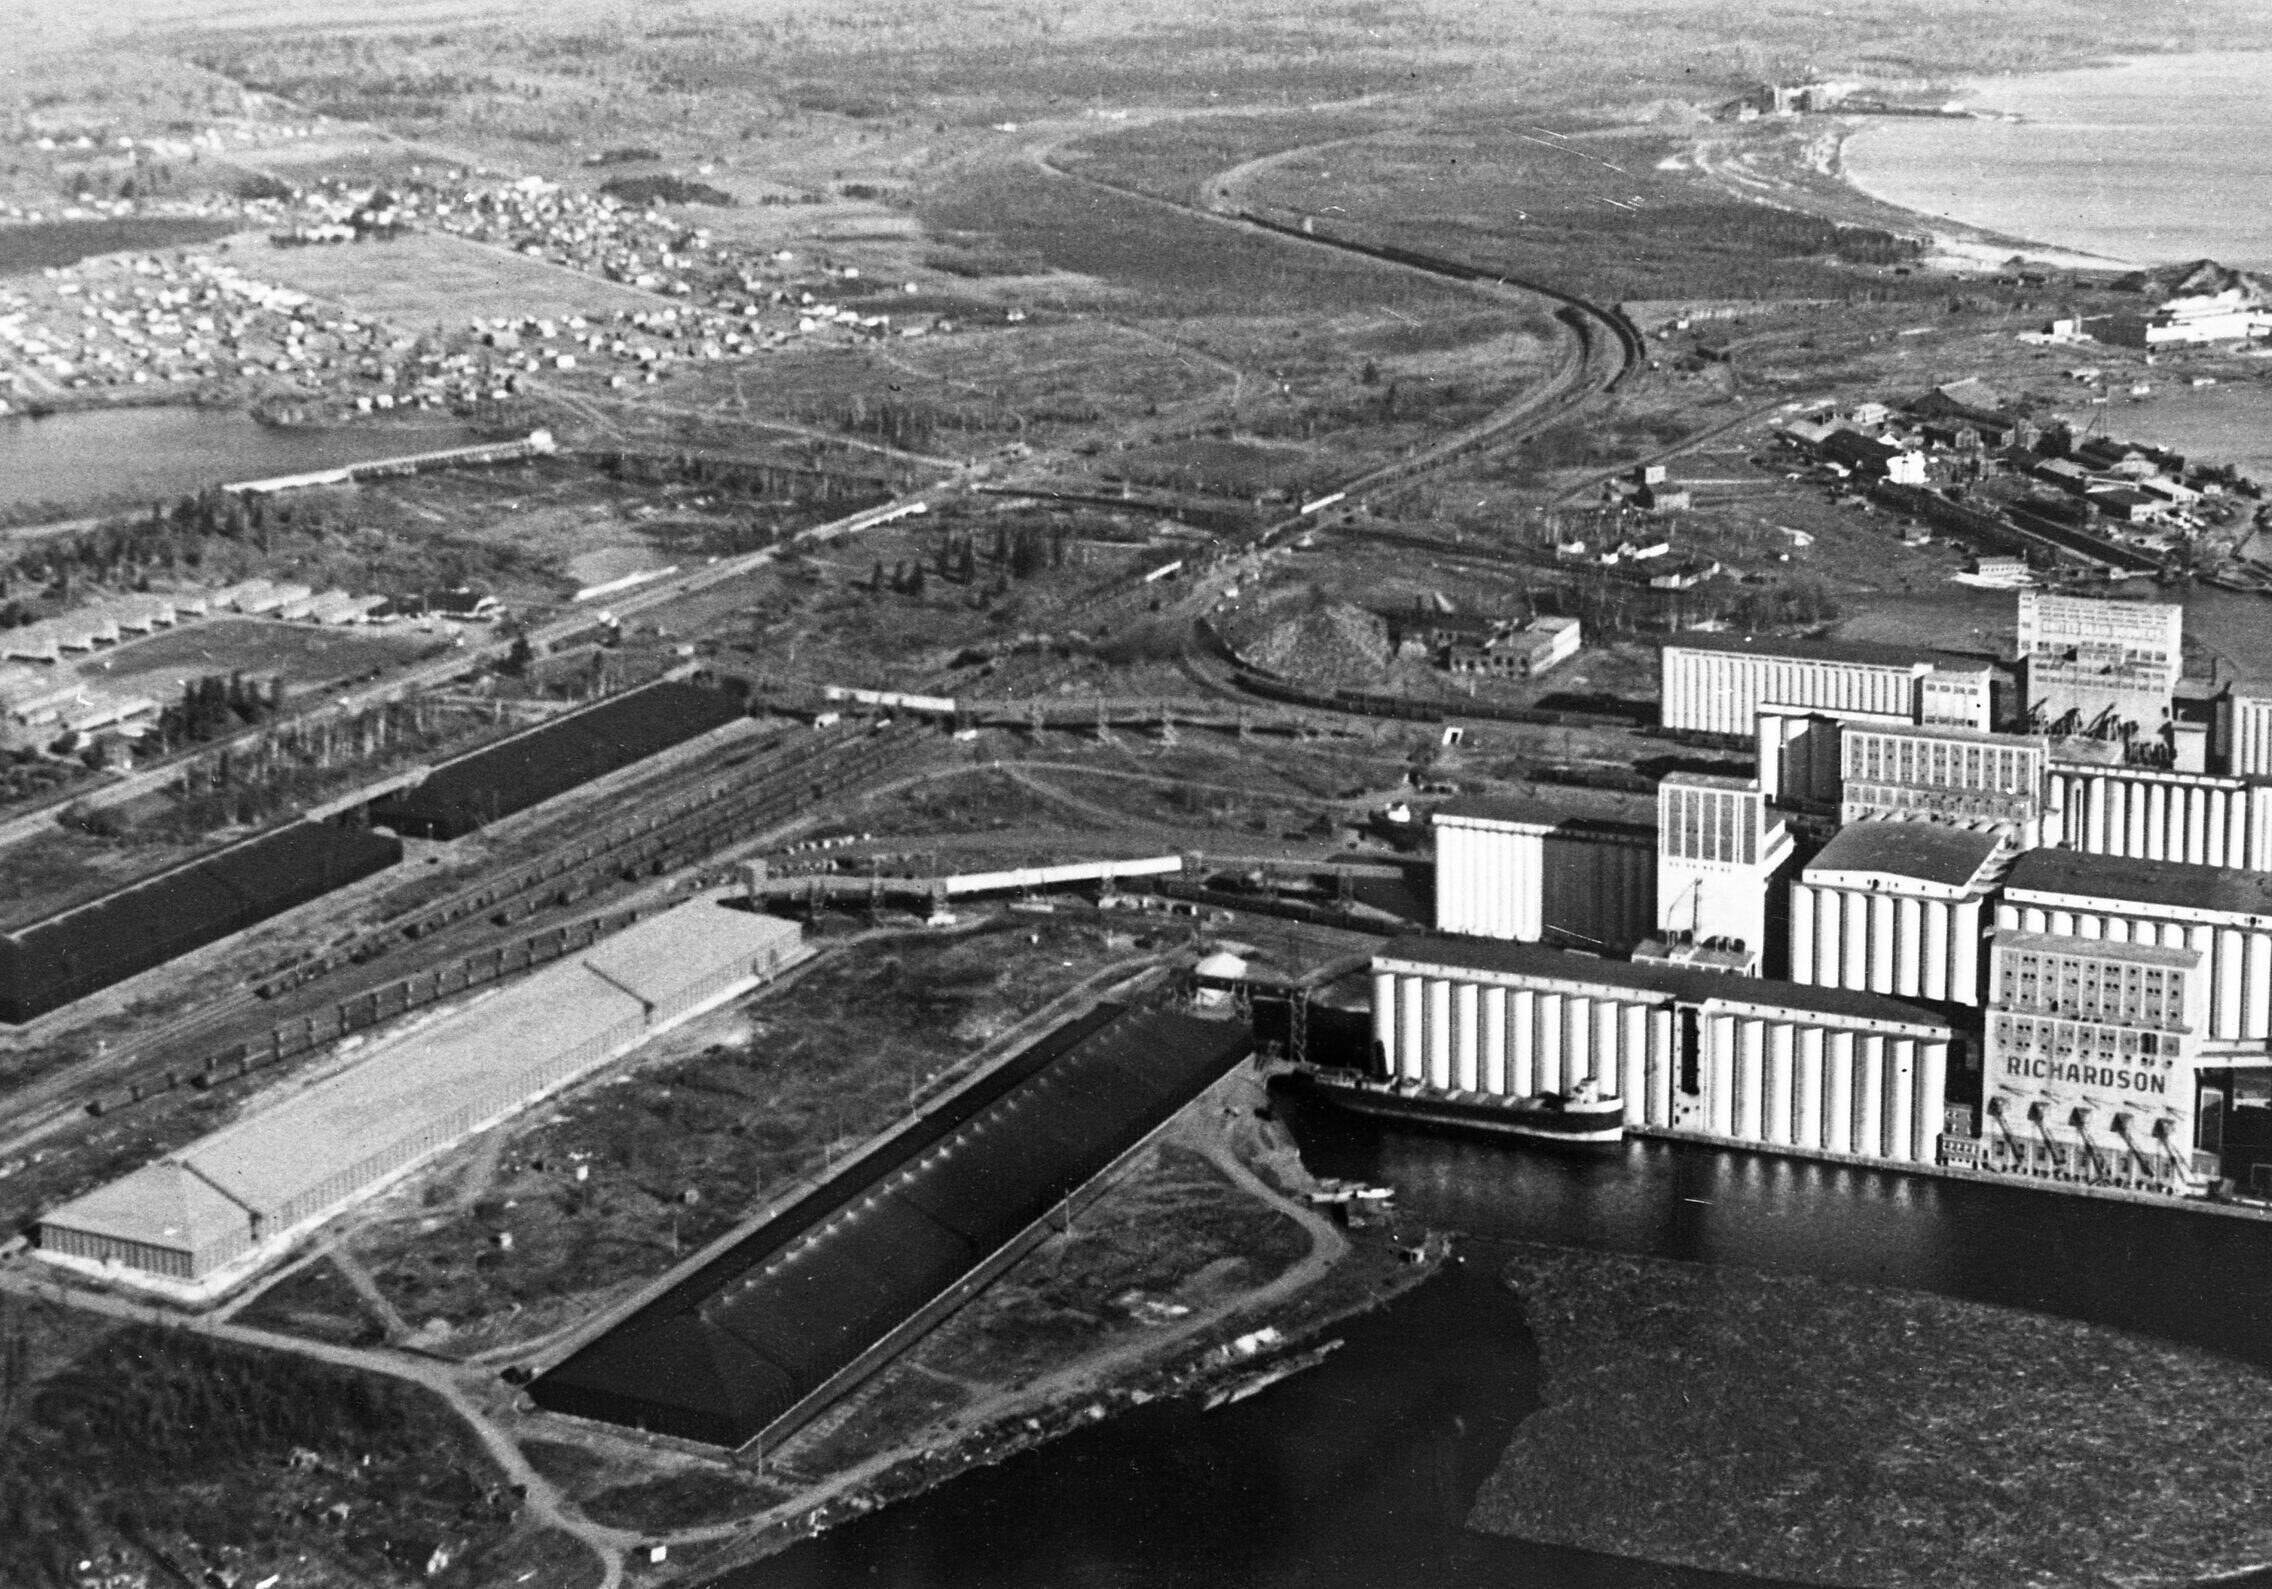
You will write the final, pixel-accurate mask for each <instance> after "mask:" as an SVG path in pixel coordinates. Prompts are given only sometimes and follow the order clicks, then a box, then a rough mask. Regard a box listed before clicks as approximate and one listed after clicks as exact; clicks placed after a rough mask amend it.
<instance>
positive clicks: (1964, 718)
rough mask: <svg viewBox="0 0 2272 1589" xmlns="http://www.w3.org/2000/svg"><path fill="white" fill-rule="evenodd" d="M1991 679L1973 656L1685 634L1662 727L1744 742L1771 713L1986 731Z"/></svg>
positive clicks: (1673, 651) (1666, 681) (1671, 663)
mask: <svg viewBox="0 0 2272 1589" xmlns="http://www.w3.org/2000/svg"><path fill="white" fill-rule="evenodd" d="M1991 672H1992V670H1991V669H1990V668H1988V667H1987V666H1986V665H1984V664H1983V663H1982V662H1981V660H1980V659H1979V658H1977V657H1957V656H1948V655H1945V654H1940V653H1933V652H1919V651H1912V650H1908V649H1904V648H1901V647H1896V646H1879V645H1863V644H1855V643H1849V642H1845V641H1833V640H1784V639H1776V638H1771V637H1765V636H1758V635H1706V634H1684V635H1682V636H1681V637H1680V638H1679V639H1677V640H1673V641H1668V642H1667V643H1666V645H1665V648H1664V652H1663V656H1662V679H1663V706H1662V718H1663V723H1664V726H1665V727H1667V728H1672V729H1686V730H1690V731H1694V732H1700V733H1707V734H1727V735H1732V736H1738V737H1742V738H1745V739H1749V738H1751V737H1752V736H1753V735H1754V734H1755V733H1756V732H1757V719H1758V716H1759V712H1760V709H1761V708H1762V707H1772V706H1781V707H1792V708H1799V709H1803V710H1806V711H1812V712H1819V713H1823V714H1825V715H1828V716H1833V717H1839V718H1845V719H1849V720H1859V721H1869V722H1881V723H1919V722H1945V723H1949V724H1951V725H1952V726H1956V727H1964V728H1982V729H1984V728H1986V727H1987V726H1988V723H1989V711H1990V706H1991V701H1990V695H1989V687H1990V682H1991ZM1928 680H1931V681H1932V684H1931V687H1930V688H1928V687H1927V681H1928ZM1928 712H1930V714H1931V715H1930V716H1928V715H1927V714H1928Z"/></svg>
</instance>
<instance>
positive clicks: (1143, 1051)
mask: <svg viewBox="0 0 2272 1589" xmlns="http://www.w3.org/2000/svg"><path fill="white" fill-rule="evenodd" d="M1252 1046H1253V1037H1252V1035H1251V1034H1250V1033H1249V1032H1248V1030H1247V1029H1246V1027H1245V1025H1244V1023H1239V1022H1228V1021H1209V1020H1201V1019H1197V1018H1194V1017H1192V1016H1188V1015H1174V1014H1166V1013H1161V1012H1151V1011H1142V1012H1132V1011H1126V1010H1124V1009H1122V1008H1121V1007H1119V1006H1116V1005H1106V1006H1100V1007H1099V1009H1098V1010H1097V1011H1093V1012H1091V1013H1090V1014H1089V1015H1088V1016H1084V1017H1079V1018H1076V1019H1075V1020H1074V1021H1071V1022H1068V1023H1067V1024H1066V1025H1064V1026H1062V1027H1059V1028H1058V1029H1057V1030H1056V1031H1053V1032H1051V1033H1049V1034H1048V1035H1047V1036H1045V1037H1043V1038H1042V1039H1040V1040H1039V1041H1038V1042H1036V1043H1034V1044H1033V1045H1031V1046H1030V1047H1029V1048H1027V1049H1025V1050H1023V1051H1021V1052H1020V1053H1019V1054H1017V1055H1015V1056H1013V1057H1012V1058H1011V1059H1010V1060H1008V1061H1006V1062H1005V1063H1004V1064H1003V1065H1002V1066H1001V1067H999V1068H997V1069H996V1070H994V1071H991V1072H988V1073H987V1074H986V1075H984V1076H982V1077H980V1078H979V1079H977V1080H976V1081H974V1082H973V1083H972V1084H971V1085H970V1087H968V1088H966V1089H964V1090H963V1091H962V1092H959V1093H957V1094H954V1095H951V1096H950V1097H949V1098H947V1099H944V1100H942V1101H941V1102H940V1104H939V1105H937V1106H936V1107H935V1108H934V1109H933V1110H932V1111H930V1112H928V1113H927V1114H926V1115H925V1116H924V1117H923V1118H922V1119H919V1120H917V1121H915V1122H912V1123H911V1124H910V1125H909V1126H908V1127H906V1128H903V1130H902V1131H901V1132H900V1133H899V1134H897V1135H895V1136H894V1137H893V1138H891V1139H889V1140H888V1141H886V1142H885V1143H883V1144H880V1145H879V1146H878V1148H877V1149H876V1150H874V1151H873V1152H871V1153H870V1154H868V1155H866V1156H864V1157H863V1158H862V1159H860V1160H856V1161H855V1162H854V1163H853V1164H852V1165H851V1166H849V1167H848V1168H847V1169H846V1171H845V1172H844V1173H843V1174H842V1175H840V1176H839V1177H838V1178H837V1179H836V1180H834V1181H832V1182H830V1183H829V1184H828V1185H826V1186H823V1187H821V1188H819V1189H817V1190H816V1191H815V1192H813V1193H811V1194H809V1195H808V1196H807V1197H805V1198H803V1199H801V1200H799V1201H798V1202H797V1203H796V1204H794V1205H792V1206H791V1207H790V1208H788V1209H786V1210H783V1211H782V1213H781V1214H779V1215H777V1216H775V1217H774V1218H773V1219H771V1220H769V1221H768V1222H767V1223H766V1224H765V1225H764V1226H763V1227H761V1228H760V1229H759V1230H757V1231H755V1232H753V1233H752V1234H751V1235H750V1236H749V1237H748V1238H747V1239H746V1240H744V1241H743V1242H741V1243H739V1244H737V1245H736V1246H735V1247H734V1248H733V1249H731V1250H730V1251H728V1252H727V1253H725V1254H724V1255H722V1256H720V1257H719V1258H717V1259H715V1260H713V1261H712V1262H710V1263H708V1264H706V1265H704V1266H703V1267H702V1268H701V1269H699V1270H697V1271H696V1272H695V1273H694V1274H692V1275H690V1276H689V1277H688V1278H687V1279H685V1280H684V1281H682V1282H680V1283H679V1284H678V1285H677V1286H675V1287H673V1288H672V1289H671V1290H670V1291H668V1292H666V1293H665V1294H664V1295H663V1296H661V1297H659V1298H657V1299H656V1300H655V1301H654V1302H652V1303H649V1304H648V1305H647V1306H646V1307H644V1308H642V1309H640V1310H639V1311H638V1312H636V1313H634V1314H633V1315H632V1316H631V1317H630V1318H628V1319H626V1320H624V1321H623V1322H622V1323H621V1324H619V1325H617V1326H616V1327H615V1328H614V1329H612V1330H610V1331H608V1332H607V1333H606V1334H605V1335H602V1336H601V1337H600V1338H599V1339H598V1340H596V1341H594V1342H592V1343H591V1344H590V1345H588V1346H585V1347H584V1348H582V1349H581V1350H580V1351H578V1352H576V1353H575V1354H574V1355H573V1356H571V1357H569V1358H568V1359H567V1360H566V1361H565V1362H563V1363H561V1364H560V1365H559V1366H558V1367H557V1368H554V1369H552V1370H550V1371H549V1372H547V1373H545V1374H543V1375H541V1376H540V1377H539V1378H538V1379H537V1380H536V1382H535V1384H534V1386H533V1387H532V1389H531V1394H532V1395H533V1396H534V1397H535V1399H536V1402H537V1405H539V1406H540V1407H545V1408H548V1409H550V1410H552V1411H555V1412H563V1413H568V1414H571V1415H574V1416H578V1417H585V1418H596V1419H601V1420H604V1421H607V1422H611V1423H617V1424H624V1425H628V1426H630V1427H633V1428H638V1429H645V1430H652V1431H655V1432H657V1433H660V1434H669V1435H675V1436H677V1437H679V1438H681V1439H686V1440H696V1441H701V1442H703V1443H705V1444H709V1445H716V1446H730V1447H742V1448H750V1447H754V1448H756V1449H757V1450H759V1451H766V1450H771V1449H773V1448H774V1447H776V1446H778V1445H779V1444H780V1442H781V1441H782V1440H784V1439H786V1438H787V1437H788V1436H789V1435H791V1434H793V1433H795V1432H796V1430H797V1429H799V1428H801V1427H803V1426H804V1425H805V1424H806V1423H807V1422H809V1421H810V1420H811V1419H812V1418H814V1417H816V1416H818V1415H819V1414H820V1413H821V1412H823V1411H825V1410H826V1409H827V1408H828V1407H829V1406H830V1405H831V1404H833V1403H834V1402H835V1401H837V1400H839V1399H840V1398H841V1397H843V1396H844V1395H846V1394H848V1393H849V1392H850V1391H851V1390H853V1389H854V1388H856V1387H857V1386H858V1385H859V1383H860V1382H861V1381H862V1380H863V1379H864V1378H865V1377H866V1376H867V1375H868V1374H870V1373H872V1372H874V1370H875V1369H877V1368H878V1367H880V1366H881V1365H882V1364H883V1363H884V1362H887V1361H889V1359H890V1358H891V1356H892V1355H893V1354H894V1353H895V1352H896V1351H898V1350H899V1349H901V1348H903V1347H904V1346H905V1345H906V1344H907V1343H909V1342H910V1341H912V1340H914V1339H915V1338H916V1337H918V1336H919V1335H921V1334H922V1332H923V1331H924V1330H926V1329H928V1328H930V1327H931V1326H933V1325H935V1324H936V1323H937V1322H938V1321H939V1320H940V1319H941V1318H943V1317H945V1316H946V1314H947V1313H949V1312H951V1311H952V1310H953V1309H954V1308H955V1307H956V1306H958V1305H960V1303H962V1302H963V1301H965V1300H967V1299H968V1298H969V1297H970V1296H972V1295H973V1294H975V1292H976V1290H977V1288H978V1287H979V1286H981V1285H983V1284H984V1283H985V1281H986V1280H987V1279H989V1278H991V1276H992V1275H993V1274H995V1273H997V1272H999V1270H1000V1269H1001V1267H1003V1266H1004V1265H1005V1264H1006V1263H1008V1262H1009V1261H1010V1260H1012V1259H1014V1258H1015V1257H1016V1256H1018V1254H1020V1253H1021V1252H1023V1251H1025V1250H1026V1248H1027V1247H1028V1246H1029V1245H1030V1244H1031V1243H1032V1242H1034V1241H1035V1240H1038V1239H1039V1237H1040V1236H1041V1235H1042V1234H1044V1233H1045V1232H1046V1231H1048V1230H1050V1229H1053V1228H1055V1227H1054V1224H1053V1222H1052V1220H1051V1216H1052V1214H1053V1213H1054V1212H1055V1211H1057V1210H1059V1209H1060V1208H1063V1207H1064V1206H1065V1205H1066V1203H1067V1201H1068V1199H1072V1198H1075V1197H1077V1196H1078V1195H1079V1194H1080V1193H1081V1192H1082V1191H1083V1190H1084V1189H1085V1188H1088V1187H1089V1186H1090V1185H1091V1183H1093V1182H1094V1181H1095V1180H1096V1179H1097V1177H1098V1176H1100V1175H1101V1174H1103V1173H1104V1172H1106V1171H1107V1170H1109V1169H1111V1168H1112V1167H1113V1166H1114V1165H1115V1164H1116V1163H1119V1162H1121V1161H1123V1160H1124V1158H1125V1157H1126V1156H1127V1155H1128V1154H1130V1153H1131V1152H1133V1151H1134V1150H1135V1149H1136V1148H1137V1147H1139V1146H1140V1145H1141V1144H1142V1143H1143V1142H1144V1141H1145V1140H1147V1139H1148V1138H1149V1137H1150V1135H1151V1134H1152V1133H1153V1132H1154V1131H1155V1130H1157V1129H1158V1128H1159V1127H1160V1126H1162V1125H1163V1124H1165V1123H1166V1122H1167V1121H1168V1120H1170V1119H1172V1118H1173V1117H1174V1116H1175V1114H1176V1113H1177V1112H1178V1111H1179V1110H1181V1109H1182V1108H1183V1107H1184V1105H1186V1104H1188V1103H1189V1102H1190V1101H1191V1100H1192V1099H1193V1098H1195V1097H1197V1096H1198V1095H1199V1094H1200V1093H1201V1092H1202V1091H1204V1090H1205V1089H1206V1088H1207V1087H1208V1086H1209V1085H1210V1084H1212V1083H1213V1082H1215V1081H1216V1080H1218V1079H1219V1078H1221V1077H1222V1076H1223V1075H1224V1074H1226V1073H1227V1072H1228V1071H1229V1070H1230V1069H1231V1068H1232V1067H1233V1066H1235V1065H1236V1064H1237V1063H1238V1062H1239V1061H1240V1060H1241V1059H1243V1058H1245V1057H1246V1055H1247V1053H1248V1051H1249V1050H1250V1049H1251V1048H1252Z"/></svg>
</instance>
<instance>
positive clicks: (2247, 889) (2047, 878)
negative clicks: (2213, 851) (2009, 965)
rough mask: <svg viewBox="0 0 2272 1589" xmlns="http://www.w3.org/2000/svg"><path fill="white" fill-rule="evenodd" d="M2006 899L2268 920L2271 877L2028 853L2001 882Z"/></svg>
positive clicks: (2064, 853) (2180, 865) (2171, 863)
mask: <svg viewBox="0 0 2272 1589" xmlns="http://www.w3.org/2000/svg"><path fill="white" fill-rule="evenodd" d="M2004 888H2005V891H2006V892H2007V893H2019V892H2030V891H2032V892H2035V893H2040V894H2062V895H2068V896H2072V897H2077V898H2088V899H2103V900H2109V901H2113V902H2115V903H2118V904H2134V905H2177V906H2183V907H2185V908H2188V909H2192V910H2214V911H2223V912H2226V913H2228V914H2231V915H2235V916H2272V875H2267V874H2266V873H2263V872H2243V871H2239V870H2236V869H2235V868H2233V867H2229V866H2191V865H2188V864H2186V863H2185V862H2183V861H2148V860H2140V859H2134V858H2131V857H2127V856H2113V855H2084V854H2081V853H2080V852H2078V851H2075V850H2029V851H2027V852H2026V853H2025V854H2024V855H2022V856H2021V857H2020V858H2019V859H2018V860H2017V861H2016V862H2014V863H2013V865H2012V870H2011V873H2010V875H2008V876H2007V877H2006V878H2005V879H2004Z"/></svg>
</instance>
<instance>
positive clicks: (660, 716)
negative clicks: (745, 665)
mask: <svg viewBox="0 0 2272 1589" xmlns="http://www.w3.org/2000/svg"><path fill="white" fill-rule="evenodd" d="M741 715H742V707H741V703H740V702H738V701H736V700H735V699H734V698H733V697H732V696H731V695H728V694H727V693H725V692H724V691H723V690H712V689H704V688H702V687H700V686H698V685H693V684H679V683H675V682H671V681H667V680H666V681H664V682H661V683H657V684H650V685H646V686H644V687H643V688H640V689H636V690H630V691H626V692H625V693H624V694H622V695H617V696H614V697H611V698H610V699H608V700H605V701H602V702H601V703H600V704H598V705H597V706H590V707H586V708H584V709H583V710H582V711H577V712H570V713H568V714H567V715H565V716H562V717H556V718H554V719H553V720H552V721H550V722H548V723H545V724H543V725H541V726H540V727H537V728H532V729H529V730H527V731H526V732H524V733H520V734H515V735H513V736H512V737H511V738H510V739H503V740H499V741H498V742H497V743H496V744H494V745H488V746H484V747H483V748H482V749H480V750H477V751H474V752H472V753H471V754H469V755H466V756H461V757H459V758H458V759H457V760H456V761H452V762H446V763H444V764H443V765H442V766H440V767H438V768H436V769H435V770H434V772H433V773H432V774H431V775H430V776H429V777H427V779H426V780H425V781H424V782H423V783H420V784H418V785H417V786H416V787H415V788H409V789H399V790H396V791H395V792H393V793H391V794H388V795H384V796H382V797H381V798H380V799H378V800H376V801H374V802H373V803H372V805H371V820H372V821H373V822H375V823H380V824H383V825H385V826H388V827H392V828H395V829H396V830H398V831H400V832H403V833H406V834H409V835H411V836H413V837H424V838H440V839H455V838H462V837H463V836H464V835H466V834H468V833H470V832H472V831H473V830H474V829H476V828H478V827H481V826H483V825H484V824H487V823H490V822H495V821H497V820H499V819H500V818H503V817H509V816H511V815H513V814H514V813H515V812H517V811H524V810H526V809H527V808H528V807H530V806H533V805H537V804H539V803H541V802H543V801H546V800H550V799H551V798H553V796H555V795H559V794H564V793H566V792H567V791H568V790H570V789H573V788H575V787H576V786H577V785H579V784H584V783H589V782H590V781H592V780H593V779H595V778H601V777H605V776H606V775H607V774H609V773H611V772H614V771H616V770H618V769H619V768H623V767H628V766H630V765H631V764H632V763H633V762H636V761H642V760H644V759H645V758H647V757H649V756H652V755H655V754H656V753H657V752H659V751H664V750H668V749H669V748H670V747H671V746H673V745H677V744H682V743H684V742H685V741H687V740H690V739H693V738H695V737H696V736H698V735H701V734H706V733H708V732H710V731H711V730H712V729H715V728H722V727H724V726H725V725H726V724H728V723H730V722H733V721H734V720H735V719H736V718H738V717H740V716H741Z"/></svg>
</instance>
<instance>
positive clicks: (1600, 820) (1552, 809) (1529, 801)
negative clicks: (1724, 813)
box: [1431, 795, 1657, 844]
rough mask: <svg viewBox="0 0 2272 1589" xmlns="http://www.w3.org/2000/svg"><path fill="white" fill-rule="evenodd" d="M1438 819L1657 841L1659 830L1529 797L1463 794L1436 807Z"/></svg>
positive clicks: (1641, 823) (1608, 837)
mask: <svg viewBox="0 0 2272 1589" xmlns="http://www.w3.org/2000/svg"><path fill="white" fill-rule="evenodd" d="M1431 815H1432V816H1433V817H1434V818H1436V819H1437V820H1439V821H1440V820H1442V819H1443V818H1445V817H1450V818H1452V819H1453V820H1454V821H1462V820H1464V821H1469V822H1505V823H1519V824H1522V825H1524V826H1527V827H1541V828H1552V829H1554V830H1556V831H1557V832H1559V833H1565V834H1573V835H1584V834H1593V835H1597V836H1599V837H1601V838H1606V839H1640V840H1645V841H1646V842H1648V843H1651V844H1654V843H1655V842H1656V837H1657V830H1656V828H1655V826H1654V825H1653V824H1650V823H1646V822H1618V821H1614V820H1612V819H1610V818H1607V817H1588V816H1573V815H1571V814H1570V813H1569V812H1568V811H1566V810H1563V809H1562V808H1561V807H1559V806H1557V805H1554V804H1551V803H1550V802H1548V801H1545V800H1539V799H1535V798H1532V797H1530V796H1527V795H1462V796H1461V797H1460V798H1459V799H1457V800H1447V801H1445V802H1444V803H1443V804H1442V805H1440V806H1438V807H1436V809H1435V810H1434V811H1433V812H1432V813H1431Z"/></svg>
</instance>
